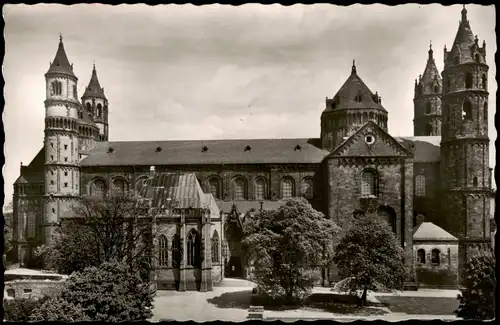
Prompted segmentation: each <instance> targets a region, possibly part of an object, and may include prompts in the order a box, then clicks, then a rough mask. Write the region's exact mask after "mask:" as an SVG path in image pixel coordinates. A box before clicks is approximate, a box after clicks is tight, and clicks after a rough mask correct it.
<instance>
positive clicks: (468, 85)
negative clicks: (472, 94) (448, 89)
mask: <svg viewBox="0 0 500 325" xmlns="http://www.w3.org/2000/svg"><path fill="white" fill-rule="evenodd" d="M465 88H467V89H471V88H472V74H470V73H467V76H466V77H465Z"/></svg>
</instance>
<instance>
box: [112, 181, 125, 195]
mask: <svg viewBox="0 0 500 325" xmlns="http://www.w3.org/2000/svg"><path fill="white" fill-rule="evenodd" d="M113 190H114V191H115V193H116V194H118V195H123V194H125V192H126V191H127V183H126V182H125V180H124V179H122V178H115V179H114V180H113Z"/></svg>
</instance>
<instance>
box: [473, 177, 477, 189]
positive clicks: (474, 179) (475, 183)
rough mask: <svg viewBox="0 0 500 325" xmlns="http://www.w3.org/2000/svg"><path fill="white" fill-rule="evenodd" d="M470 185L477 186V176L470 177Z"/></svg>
mask: <svg viewBox="0 0 500 325" xmlns="http://www.w3.org/2000/svg"><path fill="white" fill-rule="evenodd" d="M472 185H473V186H474V187H477V177H474V178H473V179H472Z"/></svg>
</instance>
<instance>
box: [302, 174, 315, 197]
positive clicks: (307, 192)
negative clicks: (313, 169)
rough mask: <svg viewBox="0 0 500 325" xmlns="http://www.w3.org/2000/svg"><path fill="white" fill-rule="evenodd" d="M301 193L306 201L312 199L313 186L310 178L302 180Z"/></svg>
mask: <svg viewBox="0 0 500 325" xmlns="http://www.w3.org/2000/svg"><path fill="white" fill-rule="evenodd" d="M302 193H303V194H304V196H305V197H306V198H307V199H312V197H313V196H314V186H313V180H312V179H311V178H306V179H304V181H303V183H302Z"/></svg>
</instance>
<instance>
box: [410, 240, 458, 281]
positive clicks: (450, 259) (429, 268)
mask: <svg viewBox="0 0 500 325" xmlns="http://www.w3.org/2000/svg"><path fill="white" fill-rule="evenodd" d="M421 249H423V250H424V251H425V263H421V261H420V260H419V255H418V251H419V250H421ZM434 249H437V250H439V252H440V254H439V263H433V262H432V251H433V250H434ZM413 257H414V261H415V276H416V281H417V283H418V284H419V286H420V287H429V288H456V287H457V286H458V242H456V241H455V242H430V241H428V242H423V241H415V242H413Z"/></svg>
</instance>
